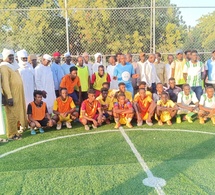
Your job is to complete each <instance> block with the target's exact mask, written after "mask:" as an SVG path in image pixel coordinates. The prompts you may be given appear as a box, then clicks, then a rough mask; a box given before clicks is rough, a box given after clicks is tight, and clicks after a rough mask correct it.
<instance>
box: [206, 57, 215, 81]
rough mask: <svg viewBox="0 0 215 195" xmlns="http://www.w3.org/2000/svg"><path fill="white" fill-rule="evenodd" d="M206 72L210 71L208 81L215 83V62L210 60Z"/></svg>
mask: <svg viewBox="0 0 215 195" xmlns="http://www.w3.org/2000/svg"><path fill="white" fill-rule="evenodd" d="M205 68H206V70H208V81H209V82H213V83H214V82H215V61H212V59H209V60H208V61H207V63H206V67H205Z"/></svg>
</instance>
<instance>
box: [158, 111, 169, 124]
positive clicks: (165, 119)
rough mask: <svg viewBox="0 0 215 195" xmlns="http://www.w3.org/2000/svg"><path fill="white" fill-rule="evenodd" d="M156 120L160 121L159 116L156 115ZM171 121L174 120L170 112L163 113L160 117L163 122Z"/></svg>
mask: <svg viewBox="0 0 215 195" xmlns="http://www.w3.org/2000/svg"><path fill="white" fill-rule="evenodd" d="M155 119H156V120H157V121H158V117H157V114H156V115H155ZM171 119H172V118H171V115H170V112H168V111H163V112H162V113H161V115H160V120H161V121H162V122H167V121H169V120H171Z"/></svg>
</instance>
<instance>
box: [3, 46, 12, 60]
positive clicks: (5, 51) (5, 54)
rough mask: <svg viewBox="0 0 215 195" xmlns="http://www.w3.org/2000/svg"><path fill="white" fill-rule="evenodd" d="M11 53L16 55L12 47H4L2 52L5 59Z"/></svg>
mask: <svg viewBox="0 0 215 195" xmlns="http://www.w3.org/2000/svg"><path fill="white" fill-rule="evenodd" d="M11 54H12V55H14V51H13V50H12V49H11V50H10V49H6V48H4V49H3V52H2V56H3V60H6V59H7V57H8V56H9V55H11Z"/></svg>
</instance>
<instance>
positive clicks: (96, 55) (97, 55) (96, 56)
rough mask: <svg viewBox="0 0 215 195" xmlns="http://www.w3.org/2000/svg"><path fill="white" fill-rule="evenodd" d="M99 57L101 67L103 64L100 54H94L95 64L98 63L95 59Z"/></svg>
mask: <svg viewBox="0 0 215 195" xmlns="http://www.w3.org/2000/svg"><path fill="white" fill-rule="evenodd" d="M99 56H101V62H100V63H99V64H100V65H102V64H103V63H102V54H101V53H96V54H95V55H94V57H95V64H96V63H98V62H97V58H98V57H99Z"/></svg>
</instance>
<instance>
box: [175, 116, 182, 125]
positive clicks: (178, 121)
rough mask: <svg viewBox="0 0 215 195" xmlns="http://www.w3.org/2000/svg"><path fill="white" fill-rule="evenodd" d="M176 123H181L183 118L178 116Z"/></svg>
mask: <svg viewBox="0 0 215 195" xmlns="http://www.w3.org/2000/svg"><path fill="white" fill-rule="evenodd" d="M176 123H178V124H179V123H181V117H180V116H177V118H176Z"/></svg>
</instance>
